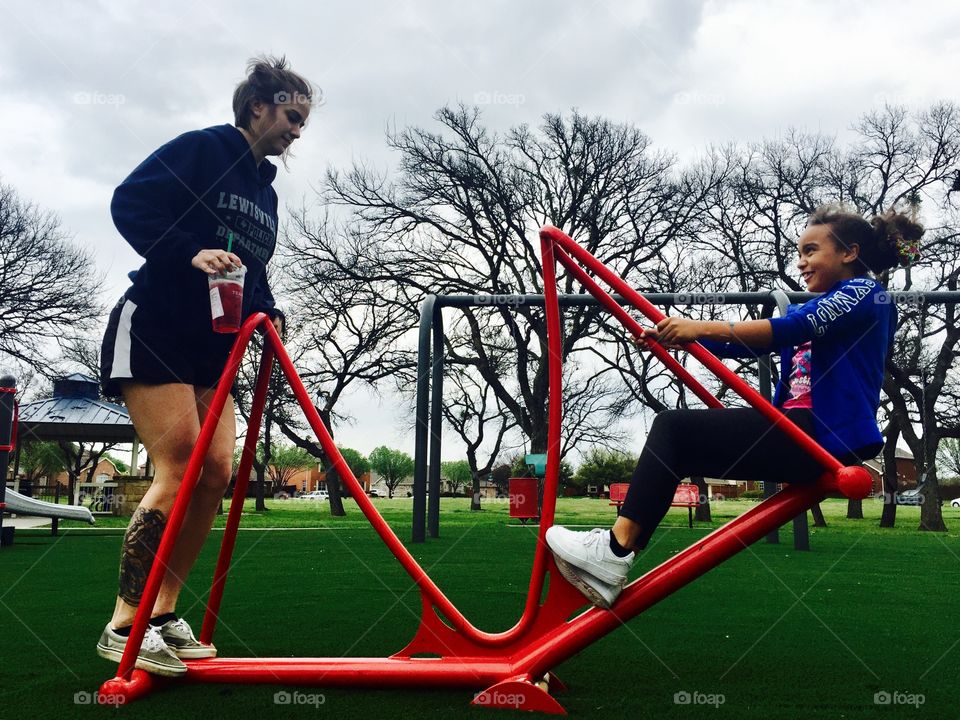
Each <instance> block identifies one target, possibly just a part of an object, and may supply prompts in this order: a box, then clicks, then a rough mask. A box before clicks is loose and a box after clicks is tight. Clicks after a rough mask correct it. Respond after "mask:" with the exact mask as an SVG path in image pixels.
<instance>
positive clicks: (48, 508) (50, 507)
mask: <svg viewBox="0 0 960 720" xmlns="http://www.w3.org/2000/svg"><path fill="white" fill-rule="evenodd" d="M6 503H7V507H6V508H5V511H6V512H8V513H16V514H17V515H36V516H38V517H48V518H61V519H63V520H85V521H86V522H88V523H90V524H91V525H93V524H94V523H95V522H96V521H95V520H94V519H93V515H92V514H91V513H90V511H89V510H88V509H87V508H85V507H80V506H78V505H58V504H56V503H51V502H44V501H43V500H34V499H33V498H29V497H26V496H25V495H21V494H20V493H18V492H15V491H13V490H11V489H10V488H7V497H6Z"/></svg>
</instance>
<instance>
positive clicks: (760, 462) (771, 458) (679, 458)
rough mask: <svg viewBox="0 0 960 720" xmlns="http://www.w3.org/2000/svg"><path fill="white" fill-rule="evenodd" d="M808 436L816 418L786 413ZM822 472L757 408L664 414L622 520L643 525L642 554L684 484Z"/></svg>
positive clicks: (809, 477) (805, 478)
mask: <svg viewBox="0 0 960 720" xmlns="http://www.w3.org/2000/svg"><path fill="white" fill-rule="evenodd" d="M786 415H787V417H789V418H790V420H792V421H793V422H794V423H795V424H796V425H797V426H799V427H800V429H801V430H803V431H804V432H805V433H807V434H808V435H812V434H813V413H812V411H810V410H807V409H801V408H797V409H790V410H786ZM822 474H823V468H822V466H821V465H820V464H819V463H817V462H816V461H815V460H814V459H813V458H812V457H811V456H810V455H808V454H807V453H806V452H804V451H803V450H801V449H800V447H799V446H798V445H797V444H796V443H795V442H794V441H793V440H791V439H790V438H789V437H787V435H786V434H785V433H784V432H782V431H781V430H779V429H777V428H775V427H774V426H773V425H772V424H771V423H770V421H769V420H768V419H767V418H765V417H764V416H763V415H761V414H760V413H759V412H758V411H757V410H754V409H753V408H710V409H706V410H665V411H663V412H661V413H659V414H658V415H657V416H656V418H655V419H654V421H653V425H652V426H651V428H650V433H649V435H648V436H647V442H646V444H645V445H644V446H643V452H641V454H640V460H639V462H638V463H637V468H636V470H634V471H633V479H632V480H631V481H630V490H629V491H628V492H627V497H626V499H625V500H624V503H623V508H622V510H621V511H620V514H621V515H622V516H623V517H626V518H629V519H630V520H633V521H635V522H638V523H640V527H641V530H640V537H639V538H638V539H637V542H636V547H638V548H644V547H646V546H647V543H648V542H649V541H650V536H651V535H652V534H653V531H654V530H655V529H656V527H657V525H659V524H660V521H661V520H663V516H664V515H666V514H667V511H668V510H669V509H670V503H671V501H672V500H673V494H674V492H675V491H676V489H677V485H678V484H679V483H680V480H681V479H683V478H687V477H709V478H717V479H723V480H755V481H760V480H767V481H774V482H814V481H816V480H817V478H819V477H820V475H822Z"/></svg>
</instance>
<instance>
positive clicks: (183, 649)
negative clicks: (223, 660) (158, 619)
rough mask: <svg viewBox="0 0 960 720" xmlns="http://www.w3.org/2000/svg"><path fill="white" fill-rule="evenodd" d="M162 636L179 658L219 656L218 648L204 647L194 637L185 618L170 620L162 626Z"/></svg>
mask: <svg viewBox="0 0 960 720" xmlns="http://www.w3.org/2000/svg"><path fill="white" fill-rule="evenodd" d="M160 636H161V637H162V638H163V641H164V642H165V643H166V644H167V647H168V648H170V649H171V650H172V651H173V654H174V655H176V656H177V657H178V658H186V659H188V660H189V659H196V658H211V657H216V656H217V648H216V647H214V646H213V645H204V644H203V643H201V642H200V641H198V640H197V638H195V637H194V635H193V630H191V629H190V626H189V625H188V624H187V621H186V620H184V619H183V618H177V619H176V620H169V621H167V622H165V623H164V624H163V625H161V626H160Z"/></svg>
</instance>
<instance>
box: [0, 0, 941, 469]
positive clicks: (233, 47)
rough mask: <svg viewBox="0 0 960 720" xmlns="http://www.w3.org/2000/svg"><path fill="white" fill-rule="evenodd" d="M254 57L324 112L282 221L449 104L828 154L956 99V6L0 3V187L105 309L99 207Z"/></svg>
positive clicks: (109, 241) (506, 118)
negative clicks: (583, 117) (902, 117)
mask: <svg viewBox="0 0 960 720" xmlns="http://www.w3.org/2000/svg"><path fill="white" fill-rule="evenodd" d="M259 53H274V54H286V55H287V57H288V58H289V60H290V61H291V63H292V65H293V67H294V69H295V70H297V71H298V72H300V73H301V74H303V75H305V76H307V77H308V78H310V79H311V80H312V81H313V82H314V83H315V84H316V85H318V86H319V87H320V88H322V90H323V96H324V104H323V105H322V106H321V107H319V108H316V110H315V111H314V114H313V116H312V117H311V119H310V123H309V126H308V127H307V128H306V130H305V131H304V133H303V136H302V138H301V140H299V141H298V143H297V144H296V145H295V146H294V151H295V154H296V159H295V160H293V161H292V162H291V163H290V172H286V171H284V170H283V169H282V168H281V171H280V174H279V175H278V178H277V181H276V183H275V187H276V189H277V191H278V193H279V195H280V201H281V206H283V205H284V203H297V202H298V201H299V200H300V199H301V198H302V197H304V196H308V197H309V196H310V195H311V194H312V190H311V188H312V187H316V186H317V184H318V182H319V180H320V178H321V177H322V175H323V171H324V170H325V168H327V167H328V166H337V167H342V166H344V165H346V164H348V163H350V162H351V160H352V159H359V158H363V159H365V160H368V161H372V162H375V163H377V164H378V165H380V166H383V167H389V166H390V165H391V163H392V162H393V158H392V157H391V156H390V155H389V154H388V153H387V152H386V149H385V145H384V140H383V137H384V131H385V129H386V128H387V127H389V126H391V125H396V126H398V127H402V126H405V125H409V124H417V125H430V124H431V122H432V121H431V116H432V114H433V112H434V111H435V110H436V109H437V108H439V107H441V106H443V105H444V104H448V103H455V102H460V101H462V102H466V103H475V104H478V105H480V106H481V107H482V109H483V110H484V113H485V117H486V120H487V123H488V124H489V125H490V126H491V127H493V128H495V129H506V128H508V127H510V126H511V125H514V124H517V123H521V122H527V123H536V122H537V120H538V118H539V117H540V116H541V115H542V114H543V113H546V112H557V111H564V110H569V109H570V108H572V107H576V108H579V109H580V110H581V111H583V112H585V113H588V114H596V115H602V116H605V117H607V118H610V119H613V120H617V121H623V122H631V123H635V124H636V125H638V126H639V127H641V128H642V129H643V130H644V131H645V132H646V133H647V134H648V135H650V136H651V137H652V138H653V140H654V142H655V143H656V145H658V146H660V147H663V148H666V149H668V150H672V151H674V152H676V153H677V154H678V155H679V156H680V157H681V158H684V159H687V158H692V157H695V156H696V154H697V153H698V152H699V151H700V150H702V149H703V148H704V147H705V146H707V145H709V144H710V143H722V142H725V141H729V140H753V139H759V138H761V137H764V136H768V137H769V136H775V135H776V134H777V133H779V132H782V131H783V130H784V129H785V128H787V127H788V126H791V125H792V126H798V127H803V128H806V129H808V130H819V131H822V132H825V133H829V134H835V135H838V136H840V137H843V135H844V134H845V133H846V132H847V129H848V128H849V126H850V124H851V123H852V122H853V121H854V120H855V119H856V118H857V117H858V116H859V115H860V114H862V113H863V112H864V111H866V110H868V109H870V108H871V107H876V106H880V105H882V104H883V103H884V102H885V101H891V102H896V103H903V104H906V105H908V106H910V107H914V108H917V107H924V106H927V105H929V104H930V103H932V102H934V101H936V100H940V99H950V100H956V99H957V96H958V92H957V91H958V81H957V78H958V68H960V3H956V2H946V1H944V2H913V3H905V2H902V1H894V2H890V1H886V0H884V1H880V0H873V1H871V2H836V1H835V0H834V1H833V2H795V1H792V2H782V1H771V2H765V1H762V0H744V1H739V2H737V1H729V2H728V1H722V0H721V1H717V2H695V1H692V0H651V1H645V0H634V1H631V2H616V1H615V0H592V1H591V0H582V1H581V2H576V3H573V2H566V1H565V0H551V2H545V1H539V0H538V1H531V2H509V3H508V2H502V1H500V0H492V1H488V2H480V3H470V4H466V3H449V2H419V1H411V2H404V1H402V0H401V1H399V2H386V1H384V0H380V1H371V0H353V1H352V2H345V3H337V2H328V3H322V4H321V3H314V2H283V1H281V0H276V1H275V2H271V3H267V2H263V1H262V0H261V1H260V2H247V1H246V0H243V1H237V0H235V1H234V2H229V3H227V2H220V1H219V0H204V1H203V2H195V1H194V2H182V1H180V0H169V1H168V2H164V3H153V2H149V3H148V2H143V1H142V0H127V1H124V2H120V1H119V0H116V1H112V2H105V1H101V2H95V1H94V0H87V1H86V2H54V1H49V0H30V1H22V0H12V1H11V0H2V1H0V99H2V101H3V112H2V113H0V181H2V182H5V183H9V184H11V185H13V186H14V187H15V188H16V189H17V191H18V192H19V193H20V194H21V196H23V197H24V198H27V199H30V200H33V201H36V202H37V203H39V204H40V205H41V206H42V207H43V208H46V209H49V210H53V211H55V212H56V213H58V214H59V215H60V217H61V218H62V221H63V224H64V226H65V227H66V228H67V230H68V231H69V232H70V233H71V234H72V235H73V236H74V238H75V240H76V242H77V243H79V244H81V245H83V246H86V247H89V248H90V249H91V251H92V252H93V254H94V256H95V258H96V261H97V264H98V266H99V267H100V268H101V269H102V271H103V272H104V273H105V275H106V288H105V293H104V301H105V302H107V303H112V301H113V299H114V298H116V297H119V295H120V294H121V293H122V292H123V290H124V288H125V286H126V273H127V272H128V271H129V270H131V269H134V268H135V267H137V266H138V265H139V260H138V258H137V256H136V255H135V254H134V252H133V251H132V250H131V249H130V248H129V247H128V246H127V245H126V244H125V243H124V241H123V240H122V239H121V238H120V236H119V235H118V234H117V232H116V231H115V230H114V228H113V224H112V222H111V219H110V215H109V202H110V197H111V193H112V192H113V188H114V187H115V186H116V185H117V184H118V183H119V182H120V181H121V180H122V179H123V178H124V177H125V176H126V174H127V173H129V171H130V170H132V169H133V167H135V166H136V165H137V163H139V162H140V161H141V160H142V159H143V158H145V157H146V156H147V155H149V154H150V152H151V151H153V150H154V149H155V148H156V147H158V146H159V145H161V144H163V143H164V142H166V141H167V140H169V139H171V138H173V137H174V136H176V135H178V134H179V133H182V132H185V131H187V130H191V129H195V128H200V127H205V126H208V125H214V124H220V123H224V122H230V121H231V120H232V113H231V109H230V101H231V95H232V91H233V87H234V86H235V84H236V83H237V82H238V81H240V80H241V79H242V78H243V74H244V68H245V64H246V60H247V59H248V58H249V57H251V56H253V55H256V54H259ZM281 220H282V216H281ZM353 404H354V405H355V408H356V411H357V412H358V413H359V414H360V415H361V417H360V418H359V420H360V422H359V423H358V425H357V427H356V428H352V429H351V428H345V429H344V430H343V431H342V432H341V433H340V439H341V440H342V441H343V442H345V443H346V444H352V445H354V446H356V447H358V448H359V449H361V450H364V451H368V450H370V449H372V447H373V446H374V445H375V444H379V442H382V441H387V442H390V443H393V444H396V445H400V446H404V447H408V448H412V438H411V437H410V436H409V435H405V434H403V433H401V432H400V429H399V428H397V429H396V430H389V431H388V430H387V428H383V431H384V432H383V434H382V435H377V436H376V437H373V435H372V434H371V433H370V427H371V426H370V423H371V422H373V419H372V418H371V417H369V416H368V417H367V418H366V419H365V418H364V417H363V416H365V415H368V414H371V415H373V416H374V417H378V418H380V422H381V423H382V422H383V418H384V417H385V415H389V414H391V413H393V412H394V410H395V408H391V407H388V408H384V410H388V412H387V413H383V412H377V411H376V410H375V408H371V406H370V404H369V401H368V400H366V399H360V398H356V399H354V400H353ZM388 405H390V404H389V403H388Z"/></svg>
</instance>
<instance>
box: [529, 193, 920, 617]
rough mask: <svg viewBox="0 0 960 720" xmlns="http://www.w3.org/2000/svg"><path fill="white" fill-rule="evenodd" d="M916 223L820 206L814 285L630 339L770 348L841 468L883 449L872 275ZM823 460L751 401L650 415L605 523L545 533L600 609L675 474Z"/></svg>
mask: <svg viewBox="0 0 960 720" xmlns="http://www.w3.org/2000/svg"><path fill="white" fill-rule="evenodd" d="M922 234H923V228H922V227H920V225H918V224H917V223H916V222H914V221H913V220H911V219H910V218H908V217H906V216H905V215H902V214H898V213H895V212H892V211H891V212H889V213H886V214H884V215H880V216H877V217H874V218H873V219H872V220H871V221H870V222H867V221H866V220H864V219H863V218H862V217H861V216H860V215H857V214H855V213H850V212H845V211H843V210H841V209H839V208H835V207H824V208H821V209H819V210H818V211H817V212H815V213H814V214H813V215H812V216H811V217H810V219H809V221H808V224H807V228H806V230H804V232H803V233H802V234H801V235H800V238H799V239H798V241H797V251H798V253H799V260H798V262H797V268H798V269H799V270H800V273H801V275H802V276H803V279H804V281H805V282H806V283H807V289H808V290H810V291H811V292H818V293H824V294H823V295H821V296H820V297H818V298H815V299H813V300H810V301H809V302H807V303H805V304H803V305H800V306H796V305H791V306H790V308H789V311H788V313H787V315H786V316H784V317H781V318H773V319H770V320H750V321H747V322H739V323H726V322H704V321H697V320H690V319H687V318H680V317H669V318H665V319H664V320H662V321H661V322H660V323H658V324H657V327H656V329H650V330H646V331H645V332H644V336H643V337H641V338H639V340H638V343H639V344H640V345H641V346H642V345H644V344H646V343H648V342H658V343H661V344H664V345H667V346H670V347H678V346H680V345H682V344H683V343H689V342H693V341H699V342H701V343H702V344H703V345H704V346H705V347H707V349H708V350H711V351H712V352H713V353H714V354H716V355H720V356H725V357H750V356H756V355H758V354H760V353H769V352H773V351H774V350H779V351H780V369H781V371H780V382H779V384H778V385H777V392H776V396H775V398H774V401H773V402H774V405H776V406H777V407H779V408H780V409H781V410H783V411H784V412H785V414H786V415H787V417H788V418H789V419H790V420H791V421H793V422H794V423H795V424H796V425H798V426H799V427H800V428H801V429H802V430H803V431H804V432H806V433H807V434H809V435H811V436H812V437H814V438H815V439H816V440H817V442H818V443H820V445H822V446H823V447H824V448H825V449H826V450H827V451H828V452H830V453H832V454H833V455H834V456H835V457H836V458H837V459H838V460H839V461H840V462H841V463H843V464H845V465H850V464H856V463H860V462H862V461H863V460H867V459H869V458H872V457H874V456H875V455H876V454H877V453H878V452H879V451H880V449H881V447H882V446H883V441H882V437H881V435H880V431H879V429H878V428H877V422H876V416H877V408H878V407H879V404H880V385H881V383H882V381H883V373H884V364H885V361H886V358H887V354H888V352H889V349H890V345H891V343H892V342H893V335H894V331H895V329H896V324H897V314H896V309H895V308H894V306H893V304H892V303H890V302H889V300H886V299H885V298H886V296H885V294H884V293H883V287H882V286H881V285H880V284H879V283H878V282H876V280H873V279H872V278H871V277H870V274H871V273H880V272H883V271H884V270H887V269H889V268H893V267H896V266H897V265H906V264H909V263H910V262H911V261H913V260H914V259H916V257H917V256H918V253H917V249H916V248H917V242H918V240H919V239H920V237H921V235H922ZM821 473H822V468H821V467H820V465H819V464H818V463H816V462H815V461H814V460H813V459H812V458H811V457H810V456H808V455H807V454H806V453H805V452H803V451H802V450H801V449H800V448H799V447H798V446H797V445H796V443H794V442H793V441H792V440H790V438H789V437H787V435H785V434H784V433H782V432H781V431H779V430H776V429H775V428H774V426H773V425H771V423H770V421H769V420H767V419H766V418H765V417H764V416H763V415H761V413H760V412H759V411H757V410H754V409H753V408H733V409H726V408H719V409H717V408H711V409H704V410H667V411H664V412H661V413H659V414H658V415H657V416H656V418H655V420H654V422H653V425H652V426H651V428H650V432H649V434H648V436H647V442H646V444H645V445H644V448H643V451H642V453H641V455H640V460H639V462H638V463H637V467H636V470H635V471H634V473H633V479H632V480H631V482H630V489H629V491H628V492H627V497H626V500H625V502H624V504H623V508H622V509H621V512H620V517H619V518H617V521H616V522H615V523H614V525H613V528H612V529H611V530H609V531H608V530H601V529H596V530H591V531H590V532H573V531H570V530H567V529H566V528H562V527H558V526H554V527H551V528H550V529H549V530H547V533H546V540H547V544H548V545H549V546H550V549H551V550H552V551H553V554H554V557H555V559H556V561H557V567H558V568H559V569H560V572H561V573H562V574H563V576H564V577H565V578H567V580H569V581H570V582H571V583H572V584H573V585H575V586H576V587H577V588H578V589H579V590H580V591H581V592H583V593H584V595H586V596H587V597H588V598H589V599H590V601H591V602H593V603H594V604H595V605H598V606H600V607H610V605H611V604H612V603H613V602H614V601H615V600H616V598H617V596H618V595H619V594H620V591H621V590H622V589H623V586H624V585H625V583H626V580H627V572H628V571H629V570H630V568H631V566H632V565H633V562H634V560H635V557H636V555H635V553H636V551H638V550H641V549H643V548H644V547H646V545H647V543H648V542H649V540H650V536H651V535H652V534H653V531H654V530H655V529H656V527H657V525H659V523H660V521H661V520H662V519H663V517H664V515H666V513H667V510H669V508H670V502H671V500H672V498H673V495H674V492H675V490H676V487H677V484H678V483H679V482H680V480H681V479H682V478H685V477H712V478H724V479H731V480H769V479H771V478H775V479H776V480H777V481H779V482H814V481H815V480H817V478H818V477H819V476H820V474H821Z"/></svg>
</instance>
